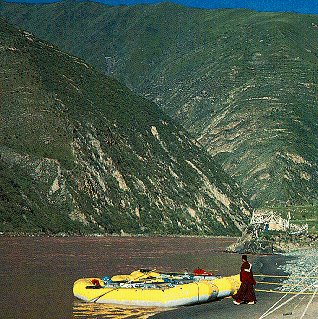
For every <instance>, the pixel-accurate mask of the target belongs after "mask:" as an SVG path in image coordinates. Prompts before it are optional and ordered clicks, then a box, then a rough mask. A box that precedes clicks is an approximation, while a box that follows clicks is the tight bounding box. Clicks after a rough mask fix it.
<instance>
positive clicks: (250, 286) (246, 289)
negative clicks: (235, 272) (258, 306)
mask: <svg viewBox="0 0 318 319" xmlns="http://www.w3.org/2000/svg"><path fill="white" fill-rule="evenodd" d="M240 280H241V286H240V288H239V290H238V291H237V293H236V294H235V295H233V299H234V301H233V303H234V304H235V305H239V304H241V303H247V304H249V305H254V304H255V303H256V296H255V289H254V286H255V285H256V281H255V279H254V276H253V271H252V264H250V263H249V262H248V261H247V256H246V255H243V256H242V266H241V272H240Z"/></svg>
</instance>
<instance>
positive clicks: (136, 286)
mask: <svg viewBox="0 0 318 319" xmlns="http://www.w3.org/2000/svg"><path fill="white" fill-rule="evenodd" d="M239 287H240V278H239V275H235V276H230V277H222V278H216V277H215V279H212V280H201V281H195V280H193V279H176V277H174V278H169V279H167V278H166V277H165V276H162V274H159V273H155V272H152V273H147V274H145V273H143V272H140V271H135V272H133V273H131V274H130V275H119V276H114V277H112V278H111V279H110V278H108V277H105V278H103V279H99V278H83V279H79V280H77V281H76V282H75V283H74V287H73V293H74V296H75V297H77V298H79V299H81V300H83V301H86V302H96V303H108V304H119V305H134V306H149V307H177V306H184V305H192V304H198V303H204V302H208V301H212V300H215V299H219V298H224V297H227V296H231V295H233V294H234V293H235V292H236V291H237V290H238V289H239Z"/></svg>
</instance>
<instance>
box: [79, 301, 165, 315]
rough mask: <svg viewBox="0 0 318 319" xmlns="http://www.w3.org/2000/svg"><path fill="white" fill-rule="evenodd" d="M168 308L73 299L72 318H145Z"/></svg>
mask: <svg viewBox="0 0 318 319" xmlns="http://www.w3.org/2000/svg"><path fill="white" fill-rule="evenodd" d="M167 310H170V309H166V308H165V309H163V308H154V307H143V308H135V307H129V306H118V305H108V304H98V303H85V302H80V301H74V304H73V318H74V319H88V318H89V319H124V318H125V319H126V318H127V319H128V318H129V319H133V318H135V319H137V318H138V319H146V318H148V317H149V316H152V315H155V314H156V313H159V312H162V311H167Z"/></svg>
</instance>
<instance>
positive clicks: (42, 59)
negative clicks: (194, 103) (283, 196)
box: [0, 20, 250, 234]
mask: <svg viewBox="0 0 318 319" xmlns="http://www.w3.org/2000/svg"><path fill="white" fill-rule="evenodd" d="M0 43H1V45H0V61H1V62H0V63H1V77H0V79H1V82H0V84H1V88H2V92H1V109H0V119H1V131H0V166H1V169H0V174H1V178H0V231H2V232H3V231H4V232H9V231H13V232H17V231H20V232H46V233H58V232H70V233H91V232H95V233H96V232H99V233H132V234H235V233H239V231H240V230H241V229H242V228H243V227H244V225H245V224H246V222H247V220H248V218H249V216H250V206H249V205H248V204H247V202H246V201H245V200H244V198H243V196H242V195H241V192H240V190H239V188H238V186H237V185H236V184H235V183H234V182H233V181H232V180H231V178H229V177H228V176H227V175H226V174H225V173H224V171H222V169H221V168H220V167H219V166H218V165H216V164H215V163H214V162H213V161H211V158H210V156H209V155H208V154H207V153H206V152H204V151H203V150H202V149H201V148H199V147H198V146H196V145H195V144H194V143H193V142H191V139H190V138H189V136H188V135H187V134H186V133H184V131H183V130H182V129H181V128H180V127H178V126H176V125H175V124H173V122H172V121H171V120H170V118H169V117H168V116H166V115H164V114H163V113H162V112H161V111H160V110H159V109H158V107H157V106H156V105H155V104H153V103H151V102H149V101H148V100H146V99H144V98H142V97H140V96H138V95H135V94H134V93H132V92H131V91H129V90H128V89H127V88H126V87H124V86H122V85H120V84H119V83H118V82H116V81H114V80H112V79H110V78H108V77H107V76H105V75H104V74H102V73H100V72H97V71H96V70H94V69H93V68H92V67H90V66H89V65H88V64H86V63H85V62H84V61H83V60H81V59H79V58H76V57H74V56H71V55H69V54H67V53H64V52H62V51H60V50H59V49H58V48H57V47H55V46H52V45H51V44H49V43H46V42H43V41H41V40H38V39H36V38H35V37H33V36H32V35H30V34H29V33H27V32H24V31H19V30H17V29H15V28H14V27H12V26H10V25H8V24H7V23H6V22H4V21H3V20H0Z"/></svg>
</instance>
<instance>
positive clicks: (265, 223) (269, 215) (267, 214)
mask: <svg viewBox="0 0 318 319" xmlns="http://www.w3.org/2000/svg"><path fill="white" fill-rule="evenodd" d="M290 220H291V216H290V212H288V214H287V218H283V217H282V216H281V215H280V214H279V213H277V212H274V211H273V210H255V211H254V212H253V215H252V218H251V221H250V224H251V225H253V226H254V229H255V233H256V237H258V234H259V232H260V231H265V232H267V231H269V230H275V231H285V232H289V233H291V234H303V233H308V224H304V225H296V224H293V223H291V222H290Z"/></svg>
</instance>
